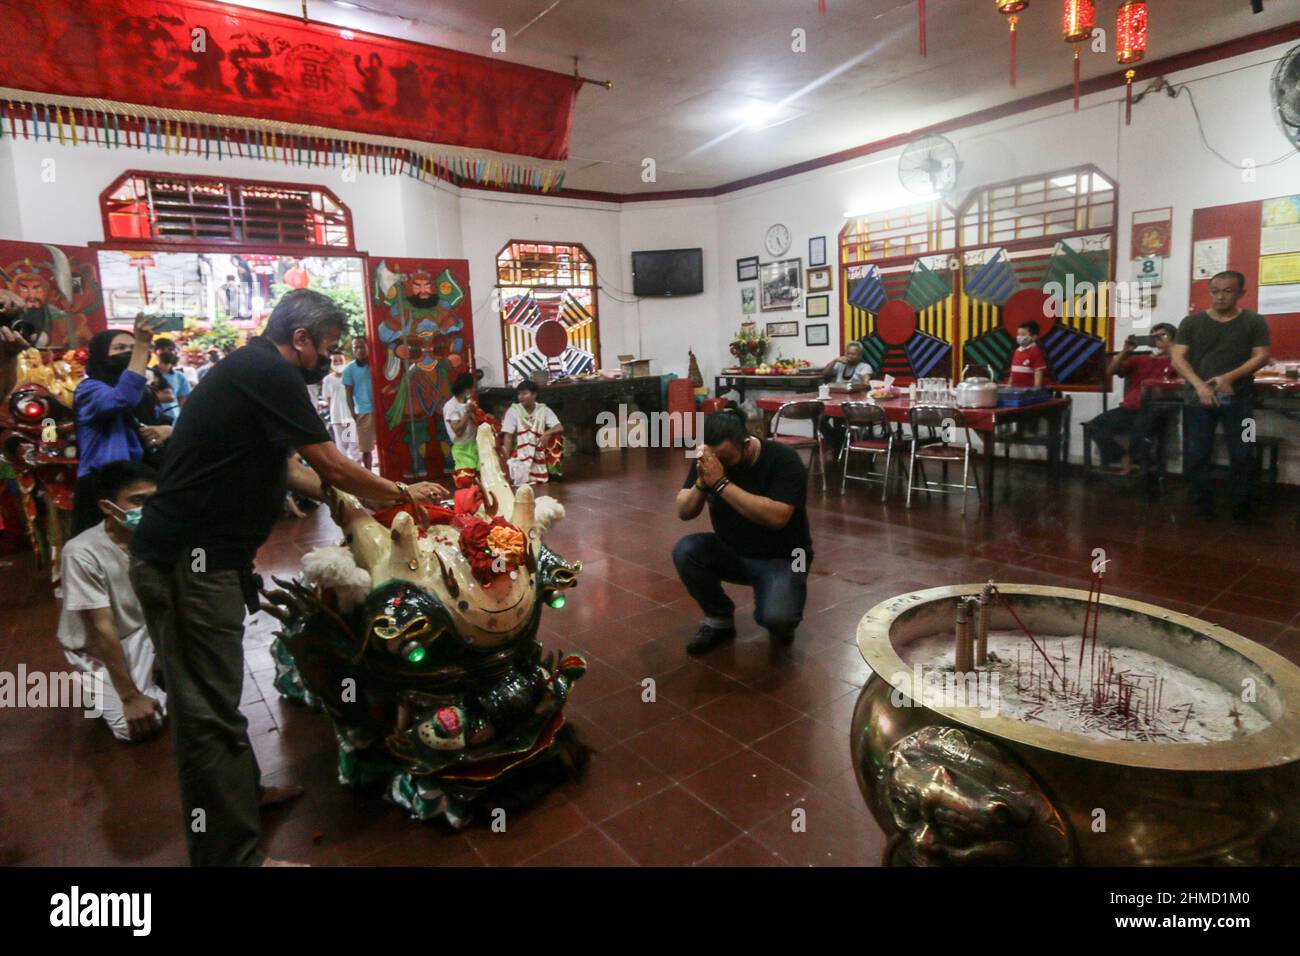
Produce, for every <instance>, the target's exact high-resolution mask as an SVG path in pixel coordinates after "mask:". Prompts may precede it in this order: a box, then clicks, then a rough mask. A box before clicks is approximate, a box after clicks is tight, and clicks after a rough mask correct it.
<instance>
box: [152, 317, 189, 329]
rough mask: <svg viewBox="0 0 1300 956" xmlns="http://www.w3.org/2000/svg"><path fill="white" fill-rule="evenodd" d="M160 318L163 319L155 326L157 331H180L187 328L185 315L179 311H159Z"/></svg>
mask: <svg viewBox="0 0 1300 956" xmlns="http://www.w3.org/2000/svg"><path fill="white" fill-rule="evenodd" d="M158 318H159V319H161V320H162V321H161V322H159V323H158V324H157V325H156V326H154V331H155V332H179V331H181V329H183V328H185V316H183V315H181V314H180V313H179V312H164V313H159V315H158Z"/></svg>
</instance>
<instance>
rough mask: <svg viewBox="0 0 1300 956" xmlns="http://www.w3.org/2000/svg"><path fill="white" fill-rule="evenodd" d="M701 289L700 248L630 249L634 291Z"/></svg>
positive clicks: (656, 293)
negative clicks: (631, 250) (634, 250)
mask: <svg viewBox="0 0 1300 956" xmlns="http://www.w3.org/2000/svg"><path fill="white" fill-rule="evenodd" d="M703 291H704V250H703V249H654V250H651V251H648V252H634V253H632V294H633V295H641V296H673V295H699V294H700V293H701V292H703Z"/></svg>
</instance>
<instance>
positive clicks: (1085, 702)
mask: <svg viewBox="0 0 1300 956" xmlns="http://www.w3.org/2000/svg"><path fill="white" fill-rule="evenodd" d="M858 644H859V647H860V649H861V650H862V653H863V656H864V657H865V658H866V660H867V662H868V663H869V664H870V665H871V667H872V669H873V671H874V674H873V676H872V678H871V680H870V681H869V682H868V684H867V686H866V687H865V688H864V690H863V693H862V695H861V697H860V698H859V701H858V706H857V710H856V712H855V715H854V721H853V733H852V739H851V744H852V748H853V756H854V765H855V767H856V768H857V773H858V782H859V785H860V787H861V788H862V791H863V794H864V796H865V797H866V799H867V802H868V805H869V806H870V807H871V809H872V812H873V813H874V815H875V816H876V818H877V820H878V822H880V824H881V826H882V827H883V828H884V829H885V830H886V832H887V833H889V834H891V842H890V852H889V859H890V861H891V862H895V863H910V864H917V865H962V864H990V863H1017V864H1071V863H1077V864H1097V865H1133V864H1175V865H1178V864H1181V865H1186V864H1198V863H1216V864H1222V863H1261V862H1265V863H1281V862H1294V861H1295V854H1296V853H1297V847H1300V839H1298V838H1297V837H1298V836H1300V808H1298V807H1297V800H1296V798H1295V793H1296V792H1297V790H1296V787H1297V785H1300V669H1297V668H1296V667H1295V666H1294V665H1292V664H1290V663H1289V662H1287V661H1285V660H1284V659H1282V658H1281V657H1279V656H1278V655H1276V654H1273V653H1272V652H1270V651H1268V650H1266V649H1265V648H1262V647H1260V646H1259V645H1256V644H1254V643H1252V642H1250V641H1248V640H1246V639H1245V638H1242V637H1241V636H1240V635H1236V634H1233V633H1231V632H1229V631H1226V630H1225V629H1223V628H1219V627H1217V626H1215V625H1213V624H1211V623H1209V622H1206V621H1201V620H1198V619H1195V618H1191V617H1187V616H1185V615H1180V614H1176V613H1174V612H1172V611H1168V610H1166V609H1163V608H1159V607H1156V606H1154V605H1149V604H1142V603H1140V602H1134V601H1127V600H1124V599H1120V598H1111V597H1103V596H1101V595H1100V589H1099V588H1096V589H1094V591H1093V592H1086V593H1085V592H1082V591H1075V590H1071V589H1061V588H1046V587H1033V586H1025V585H1002V586H1001V587H993V586H991V585H984V586H981V585H961V586H956V587H949V588H933V589H929V590H926V591H919V592H914V593H912V594H906V595H900V596H899V597H897V598H894V599H891V600H890V601H886V602H884V603H883V604H881V605H878V606H877V607H876V608H873V609H872V610H871V611H870V612H868V614H867V615H866V616H865V617H864V618H863V620H862V622H861V624H860V625H859V630H858Z"/></svg>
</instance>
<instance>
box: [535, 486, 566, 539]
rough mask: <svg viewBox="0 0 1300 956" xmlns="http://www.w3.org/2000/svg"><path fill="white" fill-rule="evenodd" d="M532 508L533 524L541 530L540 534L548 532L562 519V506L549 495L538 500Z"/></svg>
mask: <svg viewBox="0 0 1300 956" xmlns="http://www.w3.org/2000/svg"><path fill="white" fill-rule="evenodd" d="M533 508H534V513H533V524H534V525H535V526H536V527H537V528H539V529H540V530H541V532H542V534H545V533H546V532H548V531H550V530H551V529H552V528H554V527H555V526H556V525H557V524H559V522H560V521H561V520H563V518H564V505H562V504H560V503H559V502H558V501H556V500H555V499H554V498H552V497H551V496H550V495H543V496H542V497H540V498H538V499H537V502H536V504H535V505H534V506H533Z"/></svg>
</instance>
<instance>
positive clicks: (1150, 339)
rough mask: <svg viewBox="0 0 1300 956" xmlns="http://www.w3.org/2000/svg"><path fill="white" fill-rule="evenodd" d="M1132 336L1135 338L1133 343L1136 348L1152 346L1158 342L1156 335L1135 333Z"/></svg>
mask: <svg viewBox="0 0 1300 956" xmlns="http://www.w3.org/2000/svg"><path fill="white" fill-rule="evenodd" d="M1131 338H1132V339H1133V345H1134V346H1135V347H1136V348H1150V347H1151V346H1153V345H1155V344H1156V337H1155V336H1154V335H1134V336H1131Z"/></svg>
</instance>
